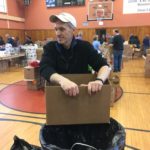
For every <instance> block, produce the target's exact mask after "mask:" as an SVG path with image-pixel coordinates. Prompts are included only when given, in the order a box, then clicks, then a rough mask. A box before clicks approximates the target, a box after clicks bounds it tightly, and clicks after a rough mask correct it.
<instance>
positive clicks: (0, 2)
mask: <svg viewBox="0 0 150 150" xmlns="http://www.w3.org/2000/svg"><path fill="white" fill-rule="evenodd" d="M1 12H2V13H6V12H7V7H6V0H0V13H1Z"/></svg>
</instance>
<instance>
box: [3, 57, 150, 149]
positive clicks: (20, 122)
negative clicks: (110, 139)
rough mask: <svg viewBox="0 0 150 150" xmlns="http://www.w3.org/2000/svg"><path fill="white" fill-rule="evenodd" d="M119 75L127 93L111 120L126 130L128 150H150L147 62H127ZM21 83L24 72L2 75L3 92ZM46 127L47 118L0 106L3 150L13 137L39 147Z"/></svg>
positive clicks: (113, 109)
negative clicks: (145, 71)
mask: <svg viewBox="0 0 150 150" xmlns="http://www.w3.org/2000/svg"><path fill="white" fill-rule="evenodd" d="M118 75H119V76H120V85H121V87H122V88H123V91H124V93H123V96H122V97H121V99H120V100H119V101H117V102H116V103H115V104H114V106H113V107H111V117H113V118H114V119H116V120H117V121H118V122H120V123H121V124H122V125H123V126H124V127H125V129H126V134H127V135H126V145H127V146H126V148H125V150H130V149H134V150H136V149H137V150H138V149H140V150H149V149H150V78H145V77H144V59H142V58H136V59H132V60H128V61H125V62H124V64H123V70H122V72H121V73H119V74H118ZM21 80H23V69H22V68H14V69H10V70H9V71H8V72H3V73H0V89H3V88H4V87H6V86H8V85H9V84H12V83H14V82H17V81H21ZM0 94H1V93H0ZM8 94H9V93H8ZM44 123H45V114H35V113H25V112H21V111H16V110H13V109H10V108H7V107H6V106H4V105H2V104H0V139H1V141H0V150H9V149H10V147H11V145H12V144H13V137H14V135H17V136H18V137H20V138H22V139H24V140H26V141H27V142H29V143H30V144H33V145H38V146H40V143H39V130H40V128H41V125H42V124H44Z"/></svg>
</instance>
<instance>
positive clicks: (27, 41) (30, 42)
mask: <svg viewBox="0 0 150 150" xmlns="http://www.w3.org/2000/svg"><path fill="white" fill-rule="evenodd" d="M26 44H27V45H28V44H33V42H32V39H31V37H30V36H28V35H26V36H25V42H24V43H23V45H26Z"/></svg>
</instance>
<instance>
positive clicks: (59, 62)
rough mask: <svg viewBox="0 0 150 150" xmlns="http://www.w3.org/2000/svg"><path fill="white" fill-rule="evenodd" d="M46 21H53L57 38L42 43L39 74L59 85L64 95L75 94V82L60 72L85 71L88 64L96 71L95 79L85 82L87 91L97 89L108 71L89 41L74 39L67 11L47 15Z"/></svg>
mask: <svg viewBox="0 0 150 150" xmlns="http://www.w3.org/2000/svg"><path fill="white" fill-rule="evenodd" d="M50 22H52V23H54V27H55V33H56V39H57V40H56V41H51V42H49V43H48V44H46V45H45V46H44V53H43V56H42V59H41V62H40V74H41V76H43V77H44V78H45V79H46V80H48V81H50V82H53V83H57V84H59V85H60V86H61V88H62V89H63V91H64V92H65V93H66V94H67V95H69V96H76V95H78V94H79V88H78V86H77V84H76V83H74V82H73V81H71V80H69V79H68V78H65V77H64V76H62V75H61V74H84V73H88V65H90V66H91V67H92V68H93V69H94V70H95V71H96V72H97V79H96V80H95V81H90V82H89V83H88V85H87V88H88V93H89V94H91V93H92V92H94V93H95V92H98V91H100V90H101V88H102V86H103V83H104V82H105V80H106V79H107V78H108V76H109V73H110V68H109V66H108V64H107V62H106V60H105V59H104V58H102V56H101V54H98V53H97V52H96V51H95V49H94V48H93V46H92V45H91V44H90V43H89V42H87V41H83V40H76V39H75V36H74V32H75V29H76V27H77V23H76V19H75V18H74V17H73V16H72V15H71V14H69V13H65V12H64V13H60V14H58V15H51V16H50Z"/></svg>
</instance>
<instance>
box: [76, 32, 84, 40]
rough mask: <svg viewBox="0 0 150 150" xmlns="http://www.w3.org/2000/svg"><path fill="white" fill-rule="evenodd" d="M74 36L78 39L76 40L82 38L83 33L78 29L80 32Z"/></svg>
mask: <svg viewBox="0 0 150 150" xmlns="http://www.w3.org/2000/svg"><path fill="white" fill-rule="evenodd" d="M75 38H76V39H78V40H83V33H82V31H80V32H79V33H78V34H77V35H76V37H75Z"/></svg>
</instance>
